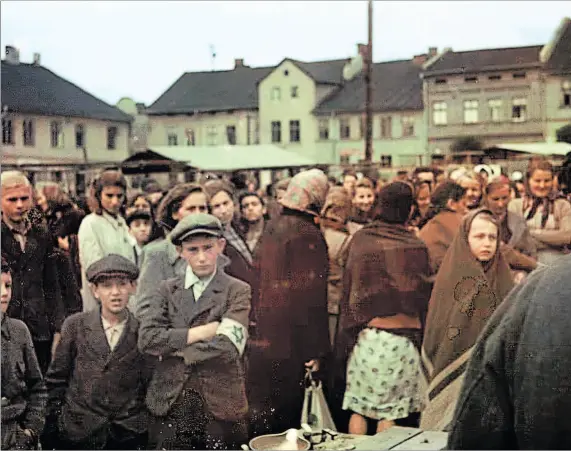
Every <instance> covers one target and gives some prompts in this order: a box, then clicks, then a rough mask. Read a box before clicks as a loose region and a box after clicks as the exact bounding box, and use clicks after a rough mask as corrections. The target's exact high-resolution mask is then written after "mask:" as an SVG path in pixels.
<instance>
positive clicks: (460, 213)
mask: <svg viewBox="0 0 571 451" xmlns="http://www.w3.org/2000/svg"><path fill="white" fill-rule="evenodd" d="M465 192H466V190H465V189H464V188H462V187H461V186H460V185H458V184H457V183H455V182H452V181H447V182H444V183H442V184H441V185H440V186H439V187H438V188H436V189H435V190H434V192H433V193H432V197H431V202H432V206H431V207H430V210H429V211H428V214H427V216H426V221H427V222H426V224H425V225H422V224H421V225H420V233H419V234H418V236H419V237H420V239H421V240H422V241H424V243H425V244H426V247H428V253H429V255H430V267H431V268H432V273H433V274H436V273H437V272H438V269H439V268H440V264H441V263H442V260H443V259H444V256H445V255H446V251H447V250H448V248H449V247H450V244H451V243H452V240H453V239H454V237H455V236H456V233H458V228H459V227H460V222H461V221H462V218H463V217H464V215H465V214H466V200H465V198H464V195H465Z"/></svg>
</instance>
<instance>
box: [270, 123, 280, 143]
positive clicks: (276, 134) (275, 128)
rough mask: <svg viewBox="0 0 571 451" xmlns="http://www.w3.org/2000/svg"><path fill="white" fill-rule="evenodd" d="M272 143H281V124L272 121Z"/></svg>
mask: <svg viewBox="0 0 571 451" xmlns="http://www.w3.org/2000/svg"><path fill="white" fill-rule="evenodd" d="M272 142H273V143H281V142H282V123H281V122H280V121H272Z"/></svg>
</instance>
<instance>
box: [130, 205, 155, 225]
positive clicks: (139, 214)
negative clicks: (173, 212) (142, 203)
mask: <svg viewBox="0 0 571 451" xmlns="http://www.w3.org/2000/svg"><path fill="white" fill-rule="evenodd" d="M136 219H146V220H147V221H151V220H152V219H153V215H152V214H151V212H150V211H149V210H140V209H138V208H134V209H132V210H128V211H127V216H126V217H125V222H126V223H127V225H128V226H130V225H131V223H132V222H133V221H135V220H136Z"/></svg>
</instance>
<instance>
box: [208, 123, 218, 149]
mask: <svg viewBox="0 0 571 451" xmlns="http://www.w3.org/2000/svg"><path fill="white" fill-rule="evenodd" d="M217 144H218V129H217V128H216V125H210V126H208V127H206V145H208V146H215V145H217Z"/></svg>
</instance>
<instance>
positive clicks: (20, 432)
mask: <svg viewBox="0 0 571 451" xmlns="http://www.w3.org/2000/svg"><path fill="white" fill-rule="evenodd" d="M11 297H12V275H11V272H10V268H9V266H8V264H7V262H6V260H4V258H2V312H1V313H0V315H1V323H2V340H1V342H2V367H1V368H2V379H1V381H2V415H1V416H2V445H1V448H2V449H36V446H37V444H38V437H39V435H40V433H41V432H42V429H43V427H44V418H45V410H46V399H47V394H46V386H45V385H44V380H43V378H42V373H41V371H40V366H39V365H38V359H37V358H36V354H35V352H34V345H33V343H32V336H31V335H30V331H29V330H28V328H27V327H26V325H25V324H24V323H23V322H22V321H20V320H17V319H13V318H9V317H8V316H6V310H7V308H8V305H9V304H10V299H11Z"/></svg>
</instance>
